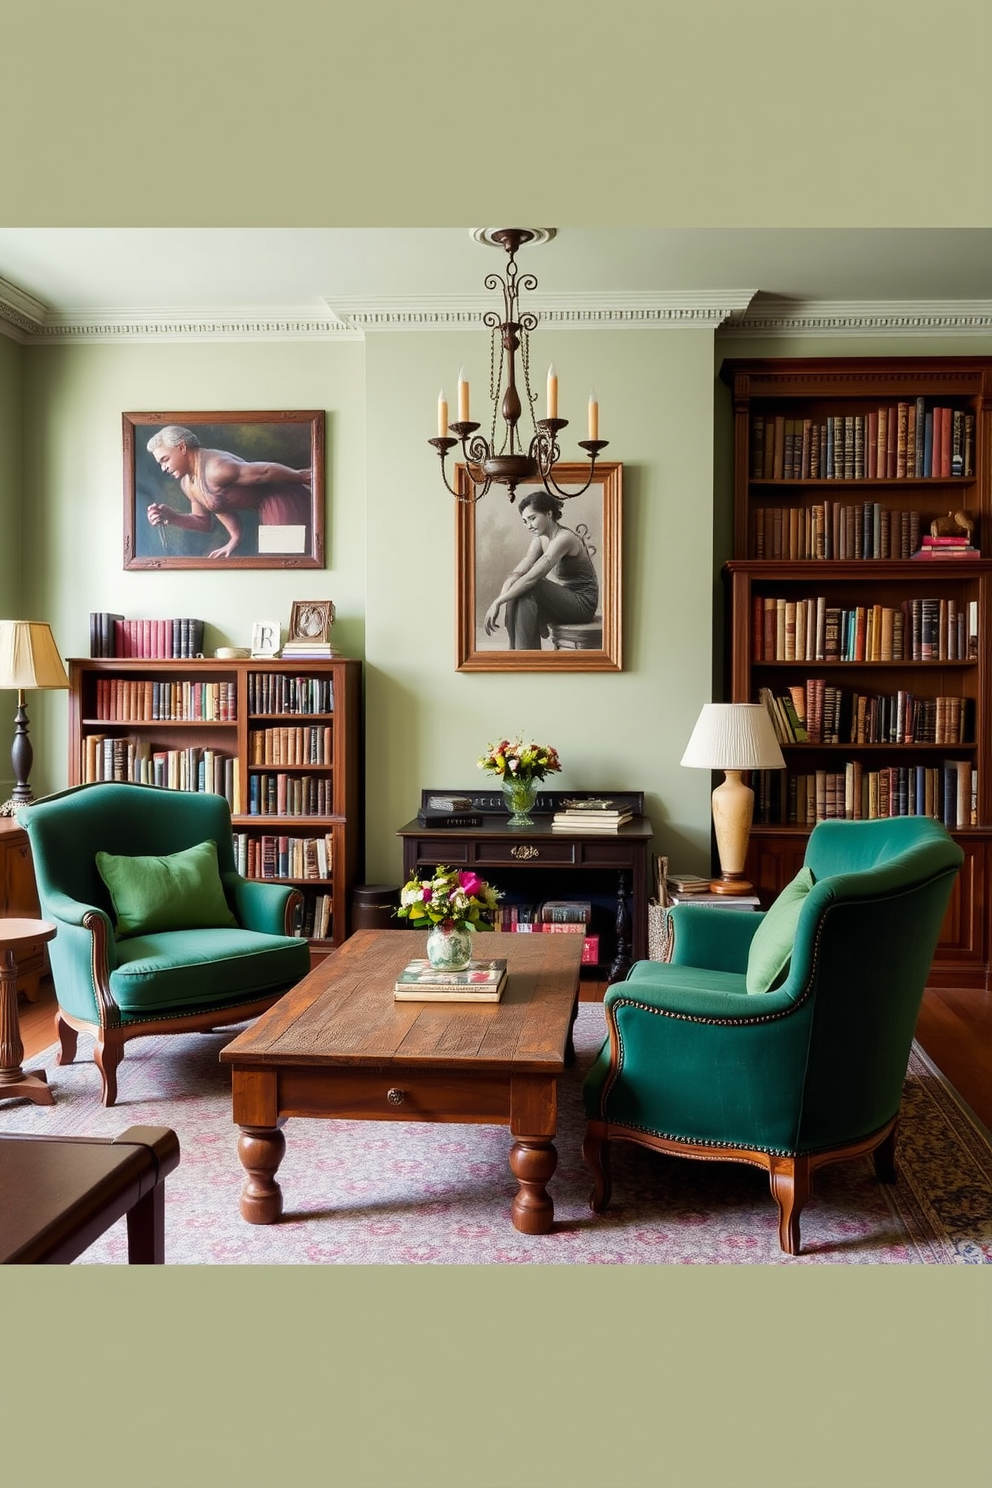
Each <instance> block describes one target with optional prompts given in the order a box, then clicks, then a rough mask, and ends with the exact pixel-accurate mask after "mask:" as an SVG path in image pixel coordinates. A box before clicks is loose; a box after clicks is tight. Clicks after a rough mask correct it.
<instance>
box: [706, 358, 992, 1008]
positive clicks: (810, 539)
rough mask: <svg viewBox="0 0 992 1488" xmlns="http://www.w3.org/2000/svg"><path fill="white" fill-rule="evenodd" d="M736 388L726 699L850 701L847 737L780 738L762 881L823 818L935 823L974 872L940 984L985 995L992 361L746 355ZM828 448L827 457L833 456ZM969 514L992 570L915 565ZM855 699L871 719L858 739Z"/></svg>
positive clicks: (989, 939) (768, 779) (956, 903)
mask: <svg viewBox="0 0 992 1488" xmlns="http://www.w3.org/2000/svg"><path fill="white" fill-rule="evenodd" d="M721 375H722V377H723V378H724V380H725V381H726V382H727V383H728V384H729V386H730V387H731V389H732V392H733V408H734V557H733V559H732V560H731V561H730V562H728V563H727V564H726V567H725V578H726V581H727V590H728V595H727V600H728V604H727V609H728V650H727V684H726V685H727V696H728V697H729V698H730V700H731V701H734V702H757V701H760V700H762V698H763V697H764V696H766V695H767V693H770V694H771V696H772V697H786V696H789V697H791V696H792V694H791V692H790V689H792V688H795V689H797V691H798V700H799V701H800V702H803V701H805V702H807V703H810V702H811V701H812V699H814V698H815V697H816V696H817V694H818V693H821V690H822V693H825V694H826V699H827V702H828V705H829V701H830V689H835V690H836V691H835V698H836V699H837V700H838V701H839V714H837V713H836V711H835V716H836V720H837V727H836V731H833V730H828V731H827V732H825V733H823V732H821V733H820V735H819V737H817V736H816V734H815V733H814V739H813V740H812V741H811V740H806V741H802V742H799V741H797V742H792V741H791V740H785V741H783V743H782V749H783V754H784V755H785V759H786V765H787V769H786V771H785V772H781V771H777V772H769V773H768V774H767V775H765V776H763V777H761V778H758V779H756V780H754V781H753V782H752V784H753V785H754V787H755V794H756V803H755V822H754V825H753V828H752V833H751V842H750V848H749V856H748V866H747V870H746V871H747V874H748V876H749V877H750V878H751V879H752V881H753V882H754V883H755V885H756V887H757V890H758V892H759V893H760V895H761V897H762V902H763V903H767V902H769V901H770V900H771V899H772V898H773V897H774V896H775V895H776V894H777V893H778V892H779V890H780V889H781V888H782V887H783V886H784V885H785V884H786V883H787V882H788V881H789V879H790V878H791V877H792V876H793V875H794V873H795V872H796V871H797V870H798V868H799V866H800V865H801V862H802V857H803V853H804V852H805V846H806V840H807V838H808V835H809V832H810V830H811V825H812V821H813V820H815V819H818V818H820V817H822V816H824V815H839V816H866V815H895V814H900V813H901V812H906V811H914V810H925V811H927V813H928V814H933V815H935V816H938V817H940V819H941V820H944V821H945V822H946V823H947V825H948V827H949V829H950V830H951V831H952V833H953V835H954V837H955V839H956V840H957V841H958V842H959V843H960V845H961V847H962V848H963V850H964V852H965V855H966V862H965V866H964V868H963V870H962V873H961V875H960V878H959V880H958V883H957V885H956V888H955V891H954V895H953V898H952V902H951V906H950V908H949V910H948V915H947V918H946V920H945V923H944V927H943V931H942V934H941V941H940V945H939V948H938V953H937V957H936V959H935V962H934V970H933V974H932V980H933V982H934V983H935V984H943V985H948V986H980V987H983V988H986V987H988V985H989V955H990V946H992V926H990V911H989V906H988V903H987V893H986V887H987V882H988V879H989V875H990V870H992V672H990V667H992V620H990V616H992V605H990V600H992V589H990V585H992V495H990V480H992V360H990V359H989V358H982V357H933V358H884V359H883V358H874V357H873V358H858V359H854V358H822V359H820V358H816V359H812V358H802V359H783V360H761V361H733V360H731V361H728V362H726V363H724V366H723V368H722V372H721ZM942 409H946V410H948V413H947V414H939V413H935V410H942ZM917 424H919V426H920V428H921V429H922V431H923V443H922V448H921V452H920V453H921V458H920V461H919V463H917V461H916V458H915V455H916V443H917V441H916V437H915V436H916V432H917ZM941 424H943V425H944V426H945V427H946V428H947V430H948V438H949V443H950V449H949V452H948V458H947V459H946V460H945V462H944V463H943V465H941V463H940V459H939V453H938V454H936V455H934V454H933V449H934V446H935V445H936V447H937V450H938V452H939V449H940V445H941V443H942V440H941V437H940V425H941ZM880 428H881V429H882V430H883V431H884V434H883V435H882V436H881V437H880V436H879V429H880ZM934 428H937V429H938V433H937V434H936V435H935V434H934V433H933V430H934ZM893 436H894V437H893ZM828 440H829V443H830V446H831V451H830V455H831V458H830V460H829V461H827V460H823V461H822V462H821V461H818V458H817V455H818V450H825V447H826V444H827V442H828ZM889 444H891V445H892V446H893V448H892V450H891V451H888V449H887V446H888V445H889ZM883 456H884V457H886V463H885V464H884V465H883ZM924 456H925V458H924ZM951 456H956V458H955V459H954V460H953V463H952V460H951ZM921 467H922V468H921ZM883 469H884V471H885V473H884V474H880V473H879V472H880V471H881V470H883ZM932 472H935V473H932ZM958 511H964V512H966V513H967V515H968V517H969V518H970V520H971V521H972V522H973V523H974V532H973V536H972V544H973V546H975V547H976V548H977V549H978V550H979V557H978V558H963V557H955V558H934V559H927V558H916V559H914V558H912V557H911V556H910V554H911V553H912V552H913V551H916V550H918V548H919V544H920V538H921V537H923V536H925V535H929V531H930V523H931V521H932V520H933V519H934V518H938V517H946V516H947V514H948V513H953V512H958ZM876 554H880V555H882V556H875V555H876ZM923 601H928V602H929V603H928V604H927V606H926V610H927V618H926V621H925V622H924V621H923V618H922V613H923V603H922V602H923ZM859 611H860V612H862V613H861V614H859ZM931 616H932V617H933V619H932V621H931V619H930V617H931ZM959 617H961V618H959ZM804 621H805V622H807V623H805V624H804ZM883 626H884V629H883ZM859 627H860V629H861V630H862V632H864V633H865V634H864V640H861V639H860V638H859V637H858V630H859ZM869 627H871V628H869ZM931 627H932V635H931ZM900 628H901V630H902V637H901V639H902V644H901V646H900ZM811 629H812V637H811V636H810V634H809V632H810V630H811ZM848 632H850V633H851V634H852V635H853V637H854V641H853V646H852V647H851V649H850V650H848V651H847V652H846V653H845V635H846V634H847V633H848ZM893 632H894V636H895V640H894V644H893V639H892V636H893ZM835 633H837V639H836V653H835V645H834V637H835ZM804 634H805V637H806V638H805V640H804ZM873 634H874V642H873ZM883 637H884V639H883ZM845 655H851V656H852V657H856V658H858V659H845ZM859 698H861V699H864V700H865V702H863V703H862V705H861V706H862V708H864V709H865V711H866V714H867V721H866V724H865V727H864V728H863V729H862V730H861V731H860V732H859V731H858V727H857V713H856V710H857V707H858V699H859ZM948 700H949V701H948ZM907 708H908V710H909V712H910V716H911V717H913V718H914V725H913V726H912V727H911V728H910V729H909V731H908V734H907V730H906V727H905V721H906V712H907ZM933 715H937V719H936V729H937V730H938V731H937V732H936V734H935V735H934V721H933ZM959 715H960V717H961V722H960V724H959V723H958V718H959ZM873 716H876V717H877V718H878V720H879V721H878V722H877V723H876V725H875V727H874V728H873V727H872V724H871V719H872V717H873ZM828 717H829V707H828ZM807 722H808V720H807ZM920 725H922V728H921V732H920V733H918V732H917V728H918V727H919V726H920ZM907 737H908V739H909V740H910V741H911V742H905V741H906V739H907ZM937 741H939V742H937ZM783 777H784V779H783ZM945 792H946V798H945ZM887 796H889V797H890V798H891V799H890V800H889V802H888V804H886V797H887ZM952 798H953V799H952ZM807 801H808V803H809V804H808V808H807V807H804V802H807Z"/></svg>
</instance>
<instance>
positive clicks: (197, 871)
mask: <svg viewBox="0 0 992 1488" xmlns="http://www.w3.org/2000/svg"><path fill="white" fill-rule="evenodd" d="M17 819H18V821H19V823H20V824H21V826H23V827H24V828H25V829H26V831H27V834H28V839H29V841H30V843H31V854H32V858H33V860H34V870H35V877H36V879H37V884H38V898H39V901H40V904H41V913H42V915H43V916H44V917H45V919H47V920H50V921H51V922H52V923H53V924H54V925H55V926H56V927H57V934H56V936H55V939H54V940H53V941H52V942H51V944H50V947H49V952H50V956H51V963H52V975H53V978H54V982H55V995H56V998H57V1001H58V1011H57V1013H56V1017H55V1030H56V1034H57V1036H58V1039H59V1045H60V1048H59V1053H58V1056H57V1061H56V1062H57V1063H58V1064H60V1065H61V1064H71V1063H72V1061H73V1059H74V1058H75V1054H76V1043H77V1037H78V1034H79V1033H80V1032H81V1031H82V1032H86V1033H90V1034H92V1035H93V1038H94V1040H95V1043H94V1049H93V1058H94V1061H95V1063H96V1065H97V1068H98V1069H99V1071H100V1075H101V1079H102V1082H103V1090H102V1098H103V1104H104V1105H105V1106H112V1105H113V1104H114V1103H115V1101H116V1099H117V1067H118V1065H119V1064H120V1061H121V1059H122V1058H123V1056H124V1045H125V1044H126V1043H127V1041H128V1040H129V1039H133V1038H139V1037H141V1036H142V1035H144V1034H159V1033H187V1032H190V1031H191V1030H199V1031H206V1030H208V1029H212V1028H218V1027H224V1026H225V1025H228V1024H232V1023H239V1022H242V1021H243V1020H245V1019H247V1018H253V1017H256V1016H257V1015H258V1014H259V1013H261V1012H263V1011H264V1010H265V1009H266V1008H267V1007H270V1006H271V1005H272V1003H273V1002H275V1001H276V1000H277V999H278V998H279V997H281V996H282V994H283V993H284V992H285V991H287V990H288V988H290V987H291V986H294V985H295V983H296V982H298V981H299V980H300V979H301V978H302V977H304V976H306V974H307V972H308V971H309V969H310V951H309V946H308V944H307V942H306V941H305V940H302V939H300V938H299V937H298V936H294V935H292V934H291V933H290V930H291V926H292V921H293V916H294V914H295V911H296V908H297V906H298V904H299V901H300V897H301V896H300V893H299V890H298V889H294V888H292V887H289V886H287V885H285V884H271V883H258V882H253V881H251V880H248V879H244V878H242V877H241V876H240V875H239V874H238V873H237V871H236V869H235V865H234V843H233V834H232V831H231V814H230V810H229V808H228V804H227V802H226V800H225V799H224V797H223V796H217V795H206V794H202V793H194V792H187V791H174V790H162V789H159V788H157V787H153V786H145V785H131V784H125V783H111V782H103V783H99V784H95V785H80V786H74V787H72V788H71V789H69V790H65V791H60V792H58V793H57V794H55V795H52V796H47V797H45V798H44V799H42V800H40V801H36V802H33V803H32V804H31V805H29V806H23V807H21V808H20V810H19V811H18V813H17ZM204 843H208V844H209V843H213V844H216V865H214V861H213V856H214V855H213V849H212V848H206V849H202V848H201V847H200V846H199V845H202V844H204ZM98 853H99V854H101V859H100V864H101V867H102V870H103V872H101V870H100V868H98V864H97V854H98ZM176 854H178V855H180V857H179V858H178V859H177V858H175V857H174V856H173V855H176ZM103 855H110V857H109V859H108V858H107V857H105V856H103ZM162 858H166V859H168V860H169V862H168V863H167V865H166V866H165V867H164V868H162V866H161V864H160V863H156V862H155V860H156V859H162ZM121 859H124V860H127V861H124V862H121V861H120V860H121ZM132 859H143V860H144V862H143V863H134V864H132V862H131V861H130V860H132ZM177 863H178V864H180V865H181V871H180V868H178V867H176V866H175V865H176V864H177ZM115 866H116V877H113V878H111V883H112V885H113V893H112V892H111V888H110V887H108V882H107V881H105V878H104V876H103V874H104V873H106V874H108V875H110V874H111V872H112V870H113V869H114V868H115ZM163 873H164V874H165V875H166V877H165V879H164V880H163V877H162V875H163ZM143 875H147V876H143ZM156 875H158V876H156ZM218 879H219V882H218ZM163 885H164V891H163ZM128 901H132V902H128Z"/></svg>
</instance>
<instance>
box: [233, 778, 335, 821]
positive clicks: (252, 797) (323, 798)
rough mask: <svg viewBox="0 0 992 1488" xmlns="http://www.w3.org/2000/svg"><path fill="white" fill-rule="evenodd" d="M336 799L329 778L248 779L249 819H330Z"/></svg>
mask: <svg viewBox="0 0 992 1488" xmlns="http://www.w3.org/2000/svg"><path fill="white" fill-rule="evenodd" d="M333 796H334V787H333V784H332V782H331V780H330V779H329V778H328V777H327V776H326V775H321V776H316V775H285V774H282V773H280V774H278V775H257V774H254V773H252V774H250V775H249V776H248V815H249V816H330V815H331V814H332V812H333V810H334V804H333Z"/></svg>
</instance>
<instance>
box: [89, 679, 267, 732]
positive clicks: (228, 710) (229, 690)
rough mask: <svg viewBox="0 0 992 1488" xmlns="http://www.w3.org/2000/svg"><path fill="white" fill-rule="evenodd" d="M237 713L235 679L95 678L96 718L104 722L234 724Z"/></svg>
mask: <svg viewBox="0 0 992 1488" xmlns="http://www.w3.org/2000/svg"><path fill="white" fill-rule="evenodd" d="M237 716H238V688H237V683H236V682H189V681H182V682H167V681H152V680H150V679H137V680H136V679H130V678H127V677H97V679H96V717H97V718H99V719H102V720H103V721H104V722H106V723H158V722H170V723H182V722H187V721H190V720H196V721H199V722H203V723H234V722H236V720H237Z"/></svg>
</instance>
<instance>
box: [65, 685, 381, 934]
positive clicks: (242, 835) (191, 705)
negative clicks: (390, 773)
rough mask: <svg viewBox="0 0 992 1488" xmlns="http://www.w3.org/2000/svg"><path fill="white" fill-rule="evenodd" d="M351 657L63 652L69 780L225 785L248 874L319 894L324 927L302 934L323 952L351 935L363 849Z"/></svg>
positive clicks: (312, 901) (310, 898)
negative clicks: (66, 655) (162, 657)
mask: <svg viewBox="0 0 992 1488" xmlns="http://www.w3.org/2000/svg"><path fill="white" fill-rule="evenodd" d="M361 667H362V664H361V662H360V661H352V660H350V659H345V658H338V659H335V660H332V661H285V662H284V661H279V660H276V661H256V660H251V659H247V660H239V661H217V660H210V659H202V660H201V659H197V660H172V661H159V660H141V659H138V658H133V659H127V660H124V659H120V658H113V659H110V658H95V657H87V658H78V659H76V658H73V659H70V661H69V683H70V693H69V781H70V784H72V785H78V784H81V783H82V782H84V781H85V780H87V779H94V778H96V779H108V778H109V779H114V778H116V779H122V780H127V779H136V780H142V781H144V782H145V783H147V784H151V785H157V784H164V785H170V784H171V785H173V786H174V787H175V788H178V789H194V790H195V789H203V788H204V786H206V788H208V789H213V790H217V791H218V792H219V793H220V794H223V795H226V796H227V798H228V801H229V802H230V805H231V818H232V823H233V826H234V834H235V847H236V851H238V850H240V861H239V867H240V868H241V870H242V872H245V875H246V877H252V878H261V877H267V878H277V879H278V880H279V881H280V882H289V883H294V884H297V885H298V886H299V887H300V888H301V889H302V890H303V895H304V902H305V908H304V913H305V914H309V913H312V911H313V908H314V906H315V905H316V904H317V902H318V896H327V899H328V910H329V916H330V924H329V928H328V930H327V933H326V935H324V936H317V935H311V936H310V943H311V950H312V952H313V953H314V954H315V955H316V956H318V957H319V956H320V955H322V954H324V953H326V952H327V951H328V950H330V949H331V948H332V947H333V946H336V945H340V943H341V942H342V941H343V940H344V939H345V938H346V936H347V935H348V933H349V928H350V926H349V915H350V907H351V895H352V890H353V888H354V886H355V884H356V883H357V882H358V881H359V875H360V873H361V871H362V865H363V859H364V838H363V832H364V813H363V793H362V728H361V706H362V700H361ZM156 714H163V715H164V716H162V717H157V716H155V715H156ZM314 756H316V761H315V762H310V763H302V762H301V761H302V760H303V759H308V758H309V759H310V760H313V759H314ZM108 770H109V771H110V773H109V774H108V773H107V771H108ZM208 782H209V783H208ZM263 839H267V840H266V841H264V842H263ZM280 839H282V840H280ZM307 842H309V843H310V844H311V845H312V846H311V848H310V850H309V852H307V849H306V847H305V844H306V843H307ZM318 842H319V843H320V844H321V854H320V858H319V859H318V854H317V843H318ZM294 844H298V845H297V846H294ZM249 852H250V854H251V859H250V865H251V871H250V872H249V871H248V867H249V856H248V855H249ZM325 853H326V857H327V859H328V860H329V864H328V866H327V868H326V870H325V869H324V863H323V857H324V855H325ZM304 856H308V857H309V860H310V861H309V863H308V864H306V866H304V867H302V868H301V867H300V865H299V861H297V860H299V859H300V858H302V857H304ZM263 858H264V859H266V861H265V866H264V868H263V866H262V863H263ZM315 875H316V876H315ZM301 928H303V927H301ZM306 928H307V929H308V930H309V921H307V923H306Z"/></svg>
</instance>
